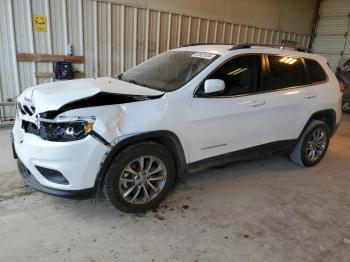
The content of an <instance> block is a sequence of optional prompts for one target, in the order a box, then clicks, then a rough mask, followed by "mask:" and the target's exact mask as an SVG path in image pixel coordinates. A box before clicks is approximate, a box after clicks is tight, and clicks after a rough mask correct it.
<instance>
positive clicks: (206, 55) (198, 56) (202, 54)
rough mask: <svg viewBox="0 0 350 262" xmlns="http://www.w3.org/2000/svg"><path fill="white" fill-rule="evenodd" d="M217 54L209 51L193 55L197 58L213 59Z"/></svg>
mask: <svg viewBox="0 0 350 262" xmlns="http://www.w3.org/2000/svg"><path fill="white" fill-rule="evenodd" d="M215 56H216V55H214V54H209V53H194V54H193V55H192V57H196V58H203V59H208V60H210V59H213V58H214V57H215Z"/></svg>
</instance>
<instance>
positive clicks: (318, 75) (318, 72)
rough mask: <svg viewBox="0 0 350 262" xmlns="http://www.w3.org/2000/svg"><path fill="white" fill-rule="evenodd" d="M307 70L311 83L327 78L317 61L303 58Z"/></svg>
mask: <svg viewBox="0 0 350 262" xmlns="http://www.w3.org/2000/svg"><path fill="white" fill-rule="evenodd" d="M304 60H305V64H306V67H307V69H308V71H309V75H310V81H311V83H316V82H322V81H326V80H327V75H326V73H325V72H324V70H323V68H322V67H321V66H320V64H319V63H318V62H316V61H315V60H311V59H304Z"/></svg>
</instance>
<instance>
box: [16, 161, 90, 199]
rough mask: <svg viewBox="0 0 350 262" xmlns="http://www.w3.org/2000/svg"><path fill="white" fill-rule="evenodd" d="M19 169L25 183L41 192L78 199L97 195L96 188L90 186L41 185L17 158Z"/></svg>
mask: <svg viewBox="0 0 350 262" xmlns="http://www.w3.org/2000/svg"><path fill="white" fill-rule="evenodd" d="M17 167H18V171H19V173H20V174H21V176H22V179H23V181H24V183H25V184H26V185H27V186H30V187H32V188H34V189H36V190H38V191H40V192H43V193H47V194H50V195H53V196H59V197H66V198H76V199H86V198H89V197H92V196H94V195H95V189H94V188H88V189H83V190H60V189H55V188H50V187H46V186H43V185H41V184H40V183H39V182H38V180H37V179H36V178H35V177H34V176H33V174H32V173H31V172H30V171H29V169H28V168H26V167H25V165H24V164H23V163H22V161H21V160H20V159H18V160H17Z"/></svg>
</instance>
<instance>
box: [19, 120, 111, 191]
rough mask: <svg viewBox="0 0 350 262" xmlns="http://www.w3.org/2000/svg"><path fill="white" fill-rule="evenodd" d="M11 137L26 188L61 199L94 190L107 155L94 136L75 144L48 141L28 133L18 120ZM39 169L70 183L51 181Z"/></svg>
mask: <svg viewBox="0 0 350 262" xmlns="http://www.w3.org/2000/svg"><path fill="white" fill-rule="evenodd" d="M12 133H13V147H14V152H15V154H16V155H17V156H18V160H19V161H18V163H19V164H18V169H19V171H20V173H21V175H22V177H23V178H24V181H25V183H26V184H28V185H29V186H31V187H33V188H35V189H37V190H39V191H43V192H46V193H49V194H53V195H58V196H73V195H77V194H79V193H82V192H79V191H92V190H93V188H94V185H95V180H96V176H97V173H98V171H99V168H100V164H101V162H102V160H103V159H104V156H105V154H106V153H107V152H108V147H107V146H105V145H104V144H102V143H101V142H99V141H98V140H96V139H95V138H93V137H92V136H87V137H86V138H84V139H82V140H78V141H73V142H51V141H46V140H43V139H41V138H40V137H38V136H35V135H32V134H29V133H25V132H24V131H23V129H22V128H21V126H20V120H16V122H15V125H14V127H13V131H12ZM40 168H44V169H50V170H54V171H57V173H60V174H62V175H63V176H64V178H65V179H66V180H67V181H68V182H67V183H64V184H62V183H57V182H55V181H53V180H52V179H51V180H49V179H48V177H47V176H44V175H43V174H42V173H41V172H40V171H39V170H40ZM85 193H86V192H85Z"/></svg>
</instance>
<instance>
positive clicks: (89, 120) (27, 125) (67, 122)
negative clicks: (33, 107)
mask: <svg viewBox="0 0 350 262" xmlns="http://www.w3.org/2000/svg"><path fill="white" fill-rule="evenodd" d="M95 120H96V118H95V117H57V118H56V119H55V120H50V119H42V118H38V119H37V120H36V121H35V123H33V122H30V121H26V120H22V129H23V130H24V132H26V133H30V134H33V135H37V136H40V137H41V138H42V139H43V140H47V141H54V142H70V141H75V140H80V139H83V138H85V137H86V136H87V135H89V134H90V132H91V131H92V129H93V127H94V123H95Z"/></svg>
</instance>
